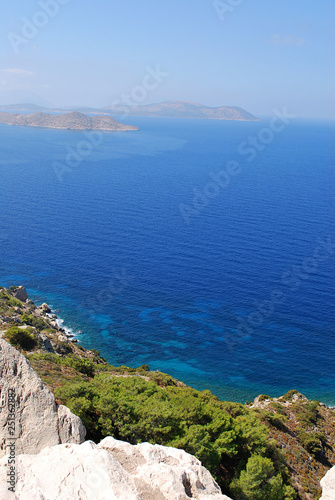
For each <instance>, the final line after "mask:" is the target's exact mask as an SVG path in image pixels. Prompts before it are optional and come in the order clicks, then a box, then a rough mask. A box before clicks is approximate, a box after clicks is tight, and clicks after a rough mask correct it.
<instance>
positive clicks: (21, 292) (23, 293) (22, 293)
mask: <svg viewBox="0 0 335 500" xmlns="http://www.w3.org/2000/svg"><path fill="white" fill-rule="evenodd" d="M13 296H14V297H15V298H16V299H18V300H21V301H22V302H25V301H26V300H27V299H28V294H27V290H26V287H24V286H18V287H17V288H16V290H15V291H14V292H13Z"/></svg>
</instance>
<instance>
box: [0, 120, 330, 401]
mask: <svg viewBox="0 0 335 500" xmlns="http://www.w3.org/2000/svg"><path fill="white" fill-rule="evenodd" d="M127 121H128V122H129V123H132V124H134V125H138V126H139V127H140V128H141V131H140V132H128V133H104V134H103V135H101V136H100V135H99V136H97V135H94V136H92V135H85V134H83V133H82V132H75V131H57V130H42V129H35V130H34V129H31V128H22V127H9V126H6V125H0V140H1V158H0V229H1V233H0V245H1V254H0V283H1V284H2V285H4V286H9V285H11V284H24V285H26V287H27V289H28V292H29V294H30V297H31V298H32V299H33V300H35V301H36V302H38V303H41V302H48V303H49V305H50V306H52V307H53V309H55V310H57V311H58V312H57V313H58V315H59V316H60V317H62V318H63V319H64V321H65V324H66V325H67V326H69V327H70V328H72V330H73V331H74V333H75V334H76V336H77V338H78V339H79V341H80V342H81V343H82V345H84V346H85V347H88V348H89V347H91V348H96V349H98V350H99V351H100V352H101V354H102V355H103V356H104V357H105V358H107V360H108V361H109V362H110V363H112V364H114V365H122V364H126V365H129V366H139V365H141V364H143V363H147V364H149V366H150V368H151V369H155V370H156V369H157V370H161V371H164V372H167V373H170V374H171V375H173V376H175V377H177V378H179V379H180V380H183V381H184V382H185V383H187V384H189V385H192V386H194V387H196V388H198V389H210V390H212V391H213V392H214V393H215V394H217V395H218V396H219V397H221V398H224V399H231V400H235V401H241V402H244V401H246V400H250V399H252V398H253V397H255V396H256V395H258V394H259V393H269V394H271V395H272V396H278V395H281V394H283V393H284V392H286V391H287V390H289V389H298V390H300V391H301V392H303V393H304V394H305V395H307V396H309V397H313V398H317V399H320V400H321V401H324V402H326V403H328V404H332V405H334V404H335V392H334V387H335V335H334V324H335V321H334V320H335V318H334V316H335V314H334V303H335V301H334V298H335V290H334V288H335V284H334V274H335V273H334V260H335V259H334V256H335V231H334V225H335V224H334V197H333V195H334V192H335V189H334V188H335V177H334V149H332V145H331V141H332V139H333V138H334V124H331V123H325V122H324V123H322V122H320V123H317V122H314V123H313V122H311V123H308V122H305V123H304V122H299V121H298V120H296V121H294V120H293V121H292V123H291V124H290V125H288V126H286V127H285V129H284V130H283V131H282V132H280V133H276V134H274V135H273V137H271V134H269V133H267V132H264V131H263V132H260V131H262V128H263V127H267V122H266V121H264V122H263V123H262V122H249V123H248V122H220V121H214V120H213V121H209V120H208V121H201V120H174V119H157V118H155V119H154V118H139V117H132V118H131V117H129V118H128V119H127ZM259 133H261V137H262V139H264V142H266V143H264V142H263V144H262V143H258V146H256V147H254V148H253V151H249V152H247V146H246V145H245V144H244V145H243V144H242V146H241V143H242V142H243V141H248V137H249V136H257V134H259ZM239 146H240V148H239ZM238 149H239V150H240V151H241V152H242V153H245V154H241V153H239V152H238ZM66 157H67V160H68V162H66ZM248 160H251V161H248ZM55 161H57V162H58V164H57V168H56V169H55V168H54V162H55ZM217 175H219V178H217V177H216V176H217ZM215 179H216V181H215ZM218 183H219V184H218Z"/></svg>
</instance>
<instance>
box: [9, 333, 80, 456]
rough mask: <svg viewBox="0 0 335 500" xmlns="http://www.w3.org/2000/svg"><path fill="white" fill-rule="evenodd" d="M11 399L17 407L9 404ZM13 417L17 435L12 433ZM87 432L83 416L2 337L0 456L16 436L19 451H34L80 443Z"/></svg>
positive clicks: (32, 452)
mask: <svg viewBox="0 0 335 500" xmlns="http://www.w3.org/2000/svg"><path fill="white" fill-rule="evenodd" d="M12 399H13V400H14V403H15V408H14V407H11V408H10V405H11V403H12ZM12 410H15V411H12ZM13 418H14V423H15V435H14V436H12V435H11V434H10V429H11V425H10V422H12V421H13ZM8 424H9V425H8ZM85 434H86V430H85V427H84V426H83V424H82V422H81V420H80V418H79V417H77V416H75V415H73V413H71V411H70V410H69V409H68V408H67V407H65V406H62V405H58V404H57V403H56V402H55V398H54V396H53V394H52V393H51V392H50V391H49V389H48V388H47V387H46V386H45V385H44V383H43V382H42V381H41V379H40V378H39V377H38V375H37V374H36V372H35V371H34V370H33V369H32V367H31V365H30V364H29V362H28V361H27V360H26V358H25V357H24V356H23V355H22V354H21V353H19V352H18V351H17V350H16V349H14V347H12V346H11V345H10V344H8V343H7V342H6V341H5V340H3V339H0V457H2V456H3V455H5V453H6V446H7V445H6V443H8V442H9V441H10V440H11V439H13V437H14V438H16V453H17V454H20V453H28V454H35V453H39V452H40V451H41V450H42V449H43V448H45V447H46V446H53V445H56V444H61V443H77V444H80V443H82V442H83V441H84V439H85ZM7 451H8V450H7Z"/></svg>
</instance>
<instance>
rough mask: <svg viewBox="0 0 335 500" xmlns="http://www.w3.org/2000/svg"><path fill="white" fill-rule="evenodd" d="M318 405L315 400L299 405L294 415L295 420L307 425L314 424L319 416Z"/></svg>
mask: <svg viewBox="0 0 335 500" xmlns="http://www.w3.org/2000/svg"><path fill="white" fill-rule="evenodd" d="M318 406H319V404H318V402H317V401H309V402H308V403H305V404H304V405H300V406H299V411H298V412H297V415H296V417H297V420H299V422H301V423H303V424H305V425H307V426H308V425H310V426H312V425H314V424H316V423H317V420H318V417H319V412H318Z"/></svg>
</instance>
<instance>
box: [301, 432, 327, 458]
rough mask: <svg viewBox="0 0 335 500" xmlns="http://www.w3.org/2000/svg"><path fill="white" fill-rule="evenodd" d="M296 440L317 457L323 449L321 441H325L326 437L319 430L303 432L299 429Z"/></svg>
mask: <svg viewBox="0 0 335 500" xmlns="http://www.w3.org/2000/svg"><path fill="white" fill-rule="evenodd" d="M298 441H299V443H300V444H301V446H303V447H304V448H305V450H307V451H308V453H310V454H311V455H313V456H314V457H318V456H319V455H320V453H321V452H322V450H323V446H322V443H325V442H326V438H325V436H324V435H323V434H321V433H319V432H305V431H303V430H301V431H300V432H299V433H298Z"/></svg>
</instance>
